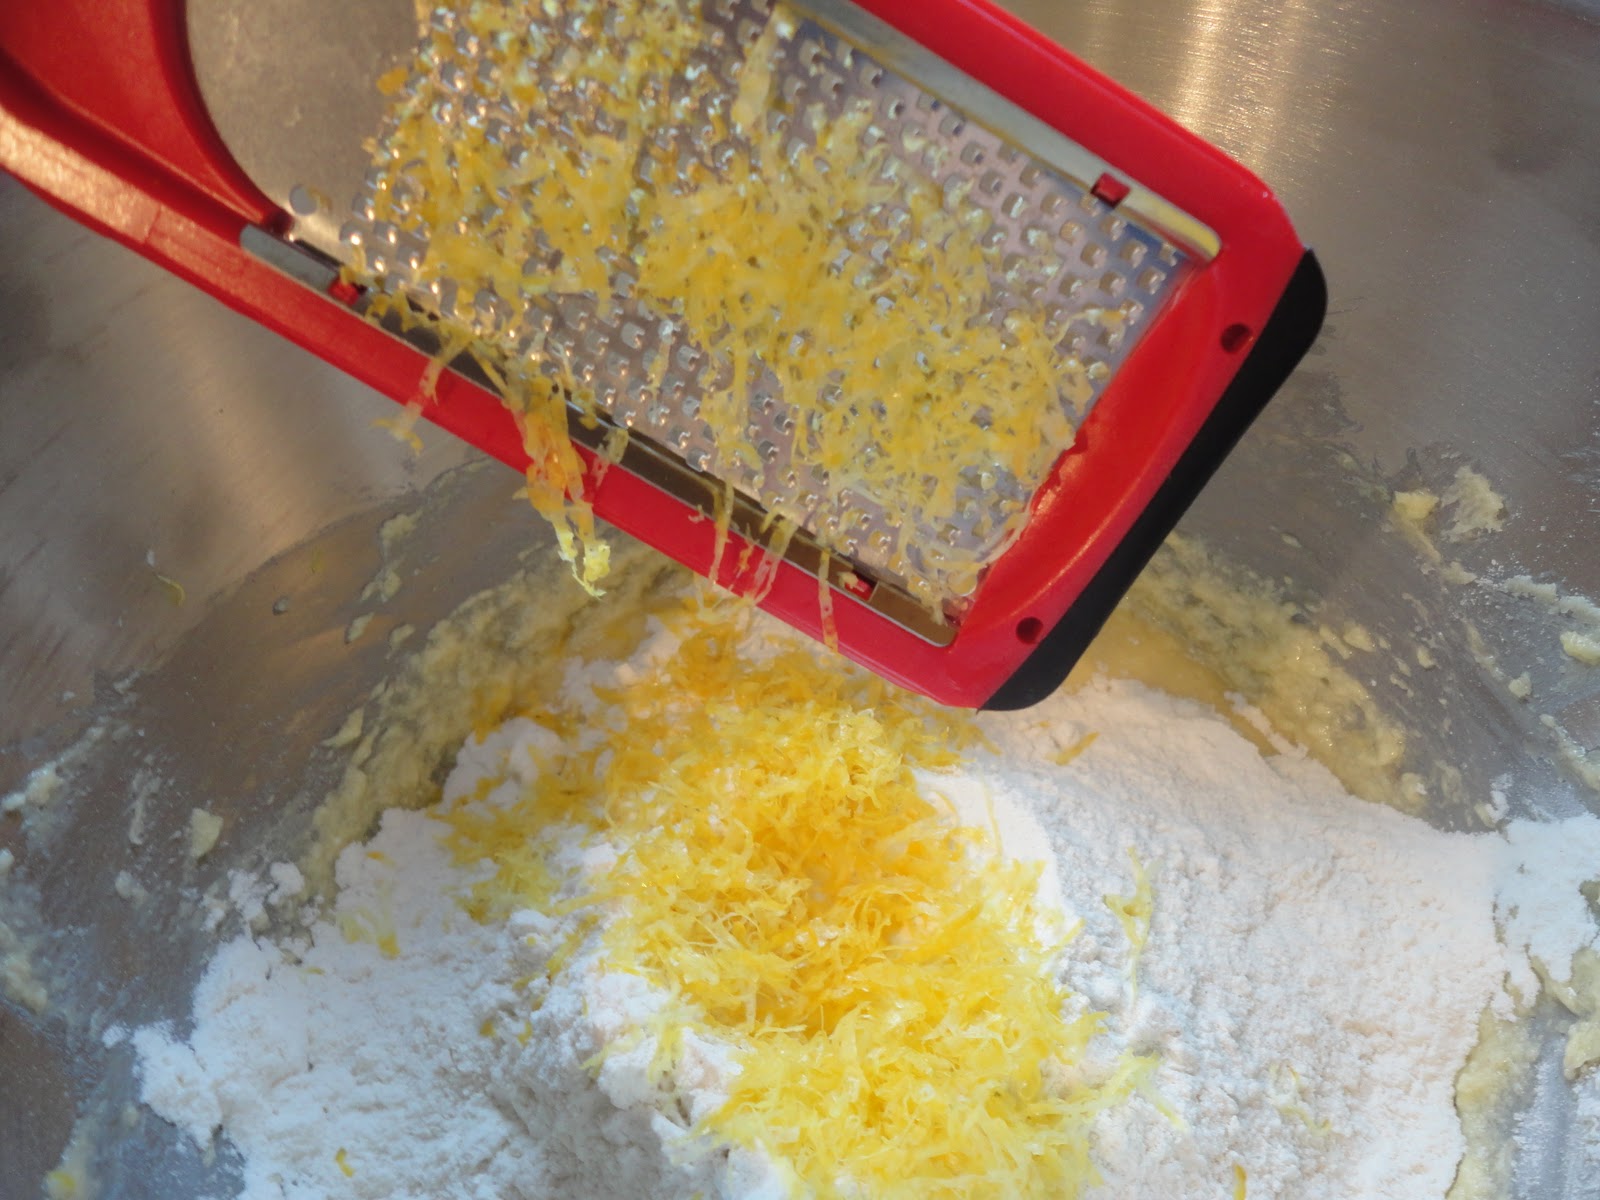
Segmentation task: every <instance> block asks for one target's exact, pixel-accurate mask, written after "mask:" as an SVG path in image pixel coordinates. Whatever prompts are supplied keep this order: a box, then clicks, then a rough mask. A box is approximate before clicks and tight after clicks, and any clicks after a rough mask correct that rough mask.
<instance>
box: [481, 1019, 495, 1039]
mask: <svg viewBox="0 0 1600 1200" xmlns="http://www.w3.org/2000/svg"><path fill="white" fill-rule="evenodd" d="M478 1036H479V1037H493V1036H494V1018H493V1017H485V1018H484V1020H483V1024H482V1025H479V1026H478Z"/></svg>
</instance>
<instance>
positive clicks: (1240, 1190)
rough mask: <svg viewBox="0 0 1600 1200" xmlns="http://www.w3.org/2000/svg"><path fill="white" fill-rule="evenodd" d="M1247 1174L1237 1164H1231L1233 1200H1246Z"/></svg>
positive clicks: (1247, 1191) (1247, 1192)
mask: <svg viewBox="0 0 1600 1200" xmlns="http://www.w3.org/2000/svg"><path fill="white" fill-rule="evenodd" d="M1248 1179H1249V1175H1248V1173H1247V1172H1246V1171H1245V1169H1244V1167H1242V1166H1241V1165H1240V1164H1238V1163H1234V1164H1233V1200H1246V1197H1247V1196H1248V1194H1249V1187H1248V1184H1247V1181H1248Z"/></svg>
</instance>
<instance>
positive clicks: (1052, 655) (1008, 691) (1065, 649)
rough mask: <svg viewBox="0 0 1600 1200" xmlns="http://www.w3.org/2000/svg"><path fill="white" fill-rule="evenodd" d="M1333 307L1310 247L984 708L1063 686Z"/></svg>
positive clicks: (1034, 699) (1031, 699)
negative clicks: (1217, 393)
mask: <svg viewBox="0 0 1600 1200" xmlns="http://www.w3.org/2000/svg"><path fill="white" fill-rule="evenodd" d="M1327 311H1328V284H1327V281H1326V280H1325V279H1324V278H1323V275H1322V267H1321V266H1320V265H1319V264H1318V262H1317V257H1316V255H1314V254H1313V253H1311V251H1309V250H1307V251H1306V253H1305V256H1304V257H1303V258H1301V260H1300V265H1299V266H1298V267H1296V268H1295V272H1294V274H1293V275H1292V276H1291V277H1290V279H1289V285H1288V286H1287V287H1286V288H1284V290H1283V295H1282V296H1281V297H1280V298H1279V300H1278V304H1277V307H1275V308H1274V309H1273V310H1272V316H1271V317H1270V318H1268V320H1267V323H1266V325H1265V326H1264V327H1263V328H1262V330H1261V335H1260V336H1259V337H1258V338H1257V339H1256V343H1255V345H1254V346H1252V347H1251V349H1250V353H1249V354H1248V355H1246V356H1245V360H1244V362H1243V363H1241V364H1240V366H1239V373H1238V374H1237V375H1235V376H1234V377H1233V382H1232V383H1230V384H1229V385H1228V388H1227V390H1226V391H1225V392H1223V393H1222V398H1221V399H1220V400H1219V401H1218V402H1217V406H1216V408H1214V409H1213V410H1212V412H1211V415H1210V416H1209V417H1207V418H1206V421H1205V424H1204V425H1202V426H1201V427H1200V432H1199V433H1198V434H1196V435H1195V439H1194V441H1192V442H1190V443H1189V446H1188V449H1186V450H1185V451H1184V452H1183V456H1182V457H1181V458H1179V459H1178V462H1177V465H1176V466H1174V467H1173V468H1172V473H1171V474H1170V475H1168V476H1167V479H1166V482H1165V483H1163V484H1162V485H1161V487H1160V489H1159V490H1158V491H1157V492H1156V494H1155V495H1154V496H1153V497H1152V498H1151V500H1150V503H1149V505H1147V506H1146V508H1145V510H1144V511H1143V512H1142V513H1140V514H1139V517H1138V519H1137V520H1136V521H1134V523H1133V527H1132V528H1131V529H1129V530H1128V535H1127V536H1126V537H1125V538H1123V539H1122V541H1121V542H1119V543H1118V544H1117V546H1116V548H1115V549H1114V550H1112V552H1111V555H1110V557H1108V558H1107V559H1106V562H1105V565H1104V566H1102V567H1101V568H1100V570H1099V572H1098V573H1097V574H1096V575H1095V577H1094V578H1093V579H1092V580H1090V581H1089V586H1088V587H1086V588H1084V589H1083V591H1082V592H1081V593H1080V594H1079V595H1078V598H1077V600H1075V601H1074V602H1073V605H1072V607H1071V608H1069V609H1068V610H1067V613H1066V615H1065V616H1064V617H1062V618H1061V620H1060V621H1059V622H1057V624H1056V626H1055V628H1054V629H1052V630H1051V631H1050V632H1049V633H1047V634H1046V635H1045V636H1044V637H1043V638H1041V639H1040V641H1039V644H1038V646H1037V647H1036V648H1035V649H1034V651H1033V653H1032V654H1030V655H1029V656H1028V659H1027V661H1026V662H1024V663H1023V664H1022V665H1021V666H1020V667H1018V668H1017V670H1016V672H1015V673H1014V674H1013V675H1012V676H1011V678H1010V679H1008V680H1006V681H1005V683H1003V684H1002V685H1001V686H1000V688H999V690H998V691H996V692H995V694H994V695H993V696H990V697H989V700H988V702H987V703H985V704H984V705H983V707H984V708H985V709H991V710H998V711H1008V710H1012V709H1018V708H1027V707H1029V706H1030V705H1034V704H1037V703H1039V701H1041V700H1043V699H1044V698H1045V697H1046V696H1048V695H1050V694H1051V693H1052V692H1054V691H1055V690H1056V689H1057V688H1058V687H1060V686H1061V681H1062V680H1064V679H1065V678H1066V677H1067V672H1068V671H1070V670H1072V667H1073V664H1074V663H1076V662H1077V661H1078V659H1079V658H1080V657H1082V655H1083V652H1084V651H1085V650H1087V649H1088V648H1089V643H1090V642H1092V641H1093V640H1094V637H1095V634H1097V633H1099V632H1100V627H1101V626H1102V625H1104V624H1105V622H1106V618H1107V617H1109V616H1110V615H1111V610H1112V609H1114V608H1115V607H1116V606H1117V604H1118V603H1119V602H1120V601H1121V600H1122V597H1123V596H1125V595H1126V594H1127V591H1128V589H1129V588H1130V587H1132V586H1133V581H1134V580H1135V579H1137V578H1138V576H1139V572H1140V571H1142V570H1144V568H1145V564H1146V563H1148V562H1149V561H1150V557H1151V555H1153V554H1154V553H1155V552H1156V549H1157V548H1158V547H1159V546H1160V545H1161V543H1162V542H1163V541H1164V540H1165V539H1166V536H1167V534H1169V533H1171V532H1172V529H1173V526H1175V525H1176V524H1177V523H1178V519H1179V518H1180V517H1182V516H1183V514H1184V513H1185V512H1187V511H1188V509H1189V505H1191V504H1193V503H1194V498H1195V497H1196V496H1198V495H1199V494H1200V489H1201V488H1203V487H1205V485H1206V483H1207V481H1208V480H1210V478H1211V476H1212V475H1213V474H1215V473H1216V470H1217V468H1218V467H1219V466H1220V465H1221V464H1222V460H1223V459H1224V458H1226V457H1227V456H1228V453H1229V452H1230V451H1231V450H1232V449H1233V448H1234V446H1235V445H1237V444H1238V441H1239V439H1240V438H1241V437H1243V436H1244V431H1245V430H1246V429H1248V428H1250V423H1251V422H1252V421H1254V420H1255V419H1256V417H1257V416H1259V415H1260V413H1261V410H1262V409H1263V408H1265V407H1266V405H1267V401H1268V400H1270V399H1272V396H1273V394H1274V393H1275V392H1276V391H1277V390H1278V389H1279V388H1280V387H1282V386H1283V381H1284V380H1286V379H1287V378H1289V374H1290V372H1292V371H1293V370H1294V369H1295V366H1296V365H1297V364H1298V363H1299V362H1300V360H1301V358H1303V357H1304V356H1305V353H1306V351H1307V350H1309V349H1310V348H1311V344H1312V343H1313V342H1315V341H1316V340H1317V334H1318V332H1320V331H1321V329H1322V319H1323V317H1324V316H1325V315H1326V314H1327Z"/></svg>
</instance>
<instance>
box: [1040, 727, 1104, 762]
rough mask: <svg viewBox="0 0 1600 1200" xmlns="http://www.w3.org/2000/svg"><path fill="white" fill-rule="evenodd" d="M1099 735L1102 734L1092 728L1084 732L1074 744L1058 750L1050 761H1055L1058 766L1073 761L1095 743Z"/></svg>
mask: <svg viewBox="0 0 1600 1200" xmlns="http://www.w3.org/2000/svg"><path fill="white" fill-rule="evenodd" d="M1099 736H1100V734H1099V732H1098V731H1094V730H1091V731H1090V732H1089V733H1086V734H1084V735H1083V736H1082V737H1081V738H1079V739H1078V740H1077V741H1075V742H1073V743H1072V745H1070V746H1068V747H1067V748H1066V749H1065V750H1058V751H1057V752H1056V753H1055V754H1053V755H1052V756H1051V759H1050V761H1051V762H1053V763H1055V764H1056V766H1058V767H1064V766H1067V765H1068V764H1069V763H1071V762H1072V760H1073V759H1075V758H1077V757H1078V755H1080V754H1082V753H1083V752H1084V751H1085V750H1087V749H1088V748H1089V747H1090V746H1092V745H1094V740H1095V739H1096V738H1097V737H1099Z"/></svg>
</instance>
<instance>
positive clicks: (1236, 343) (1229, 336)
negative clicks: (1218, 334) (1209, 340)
mask: <svg viewBox="0 0 1600 1200" xmlns="http://www.w3.org/2000/svg"><path fill="white" fill-rule="evenodd" d="M1249 340H1250V326H1248V325H1241V324H1238V323H1237V322H1236V323H1234V324H1232V325H1229V326H1228V327H1227V328H1226V329H1224V330H1223V331H1222V339H1221V341H1222V348H1223V350H1225V351H1226V352H1227V353H1229V354H1237V353H1238V352H1239V351H1240V350H1243V349H1244V347H1245V343H1246V342H1248V341H1249Z"/></svg>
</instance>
